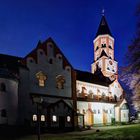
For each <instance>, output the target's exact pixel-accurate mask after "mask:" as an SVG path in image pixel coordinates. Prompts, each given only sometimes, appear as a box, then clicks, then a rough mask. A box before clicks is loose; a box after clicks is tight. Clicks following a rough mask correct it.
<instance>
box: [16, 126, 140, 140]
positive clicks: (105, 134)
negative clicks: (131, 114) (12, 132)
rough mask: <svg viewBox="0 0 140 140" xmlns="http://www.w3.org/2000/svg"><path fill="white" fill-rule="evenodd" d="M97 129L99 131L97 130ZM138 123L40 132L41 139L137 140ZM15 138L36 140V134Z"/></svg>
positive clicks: (139, 132)
mask: <svg viewBox="0 0 140 140" xmlns="http://www.w3.org/2000/svg"><path fill="white" fill-rule="evenodd" d="M97 130H99V132H97ZM139 139H140V124H133V125H123V126H107V127H95V128H93V129H92V130H87V131H80V132H69V133H62V134H42V135H41V140H139ZM17 140H37V136H36V135H31V136H25V137H22V138H18V139H17Z"/></svg>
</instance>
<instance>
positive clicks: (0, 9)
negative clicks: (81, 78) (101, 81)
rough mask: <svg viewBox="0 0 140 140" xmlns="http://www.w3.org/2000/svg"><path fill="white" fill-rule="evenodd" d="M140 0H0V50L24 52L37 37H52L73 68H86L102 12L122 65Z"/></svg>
mask: <svg viewBox="0 0 140 140" xmlns="http://www.w3.org/2000/svg"><path fill="white" fill-rule="evenodd" d="M138 2H140V0H1V1H0V53H3V54H10V55H16V56H22V57H23V56H25V55H26V54H28V53H29V52H30V51H31V50H32V49H33V48H35V47H36V45H37V42H38V40H41V41H44V40H46V39H47V38H48V37H52V38H53V39H54V41H55V42H56V44H57V45H58V46H59V48H60V49H61V50H62V52H63V53H64V55H65V56H66V57H67V58H68V60H69V61H70V63H71V64H72V65H73V66H74V68H77V69H81V70H87V71H90V64H91V63H92V62H93V42H92V41H93V39H94V36H95V34H96V32H97V28H98V26H99V22H100V20H101V10H102V8H103V7H104V9H105V16H106V19H107V21H108V24H109V27H110V29H111V32H112V34H113V36H114V38H115V57H116V60H118V62H119V66H122V65H124V60H125V59H127V58H125V57H124V55H125V52H126V50H127V46H128V45H129V44H130V41H131V39H132V38H133V36H134V34H135V29H136V17H135V9H136V5H137V3H138Z"/></svg>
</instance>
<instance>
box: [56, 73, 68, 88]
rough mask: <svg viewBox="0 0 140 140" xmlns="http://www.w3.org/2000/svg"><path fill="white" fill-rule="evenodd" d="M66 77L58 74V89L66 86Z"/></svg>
mask: <svg viewBox="0 0 140 140" xmlns="http://www.w3.org/2000/svg"><path fill="white" fill-rule="evenodd" d="M65 82H66V81H65V78H64V76H62V75H58V76H56V87H57V88H58V89H63V88H64V83H65Z"/></svg>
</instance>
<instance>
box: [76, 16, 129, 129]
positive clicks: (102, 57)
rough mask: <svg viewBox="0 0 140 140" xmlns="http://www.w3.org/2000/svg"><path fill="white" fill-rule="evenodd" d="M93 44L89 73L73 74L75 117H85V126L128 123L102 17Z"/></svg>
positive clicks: (106, 27) (103, 17)
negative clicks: (76, 112) (75, 101)
mask: <svg viewBox="0 0 140 140" xmlns="http://www.w3.org/2000/svg"><path fill="white" fill-rule="evenodd" d="M93 44H94V63H93V64H92V65H91V73H89V72H83V71H77V80H76V92H77V100H78V101H77V110H78V113H80V114H83V115H84V116H85V117H84V122H85V125H92V126H93V125H99V124H104V125H107V124H111V123H112V122H113V121H114V120H115V121H116V122H128V121H129V110H128V107H127V102H126V100H125V99H124V91H123V89H122V87H121V85H120V84H119V82H118V63H117V61H115V58H114V38H113V37H112V34H111V32H110V29H109V27H108V24H107V21H106V19H105V16H102V19H101V22H100V25H99V28H98V31H97V33H96V37H95V39H94V41H93ZM80 118H81V117H80ZM81 121H82V119H81Z"/></svg>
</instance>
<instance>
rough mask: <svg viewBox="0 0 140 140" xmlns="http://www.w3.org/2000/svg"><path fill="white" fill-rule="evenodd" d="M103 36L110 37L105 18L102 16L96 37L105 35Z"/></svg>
mask: <svg viewBox="0 0 140 140" xmlns="http://www.w3.org/2000/svg"><path fill="white" fill-rule="evenodd" d="M105 34H109V35H110V36H112V34H111V32H110V29H109V27H108V24H107V21H106V18H105V16H104V15H103V16H102V18H101V21H100V25H99V27H98V31H97V33H96V37H97V36H98V35H105Z"/></svg>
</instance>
